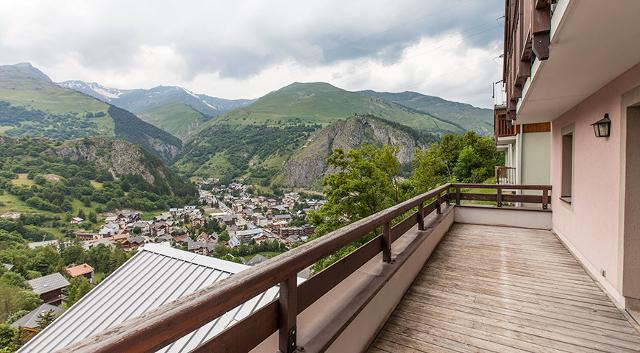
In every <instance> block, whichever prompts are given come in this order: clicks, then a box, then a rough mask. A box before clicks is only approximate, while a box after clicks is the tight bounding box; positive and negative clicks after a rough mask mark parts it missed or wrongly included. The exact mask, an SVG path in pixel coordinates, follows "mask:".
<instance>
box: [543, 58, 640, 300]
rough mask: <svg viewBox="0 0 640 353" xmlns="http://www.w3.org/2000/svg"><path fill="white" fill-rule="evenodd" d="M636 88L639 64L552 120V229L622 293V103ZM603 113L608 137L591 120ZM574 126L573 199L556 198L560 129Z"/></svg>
mask: <svg viewBox="0 0 640 353" xmlns="http://www.w3.org/2000/svg"><path fill="white" fill-rule="evenodd" d="M638 86H640V64H638V65H636V66H634V67H633V68H631V69H630V70H629V71H627V72H625V73H624V74H622V75H621V76H619V77H618V78H616V79H615V80H613V81H611V82H610V83H608V84H607V85H605V86H604V87H603V88H601V89H600V90H599V91H598V92H596V93H595V94H593V95H592V96H590V97H589V98H587V99H586V100H584V101H583V102H581V103H580V104H578V105H577V106H575V107H574V108H572V109H571V110H570V111H568V112H567V113H565V114H563V115H562V116H561V117H559V118H558V119H556V120H554V121H553V122H552V140H551V183H552V185H553V190H554V191H553V193H554V197H553V199H552V207H553V229H554V231H555V232H556V233H557V234H558V235H559V236H560V237H561V238H564V240H565V241H566V242H567V243H569V245H570V246H571V247H573V248H574V249H573V250H574V251H577V252H578V253H579V255H581V257H582V261H583V262H585V260H586V262H588V263H587V264H585V265H587V266H588V267H591V269H592V270H594V271H595V272H600V271H601V270H605V271H606V277H602V276H600V275H599V274H598V277H599V278H598V280H599V281H600V282H602V283H603V284H604V285H605V288H607V287H609V288H607V289H609V291H611V290H612V289H613V290H614V291H615V292H617V293H615V292H614V293H610V294H612V295H614V296H619V297H620V296H621V294H620V293H621V290H622V283H621V281H622V280H621V278H622V273H621V246H622V244H621V239H620V236H619V230H620V219H619V216H620V211H621V205H620V190H621V188H620V184H621V178H620V173H621V152H620V150H621V133H622V131H621V123H620V119H621V113H622V112H621V101H622V95H623V94H624V93H626V92H628V91H630V90H631V89H633V88H635V87H638ZM605 113H609V117H610V118H611V121H612V122H611V137H609V138H608V139H605V138H596V137H595V136H594V133H593V128H592V127H591V126H590V124H591V123H593V122H595V121H597V120H599V119H601V118H602V117H603V116H604V114H605ZM571 124H574V137H573V139H574V147H573V149H574V151H573V163H574V164H573V168H574V174H573V188H572V202H571V204H567V203H565V202H563V201H561V200H560V199H559V196H560V188H561V172H562V167H561V166H562V164H561V163H562V161H561V157H562V153H561V151H562V130H563V128H565V127H568V126H570V125H571Z"/></svg>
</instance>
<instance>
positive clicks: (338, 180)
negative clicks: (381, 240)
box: [310, 132, 497, 272]
mask: <svg viewBox="0 0 640 353" xmlns="http://www.w3.org/2000/svg"><path fill="white" fill-rule="evenodd" d="M396 152H397V148H395V147H393V146H389V145H387V146H383V147H382V148H378V149H376V148H373V147H371V146H364V147H363V148H360V149H353V150H351V151H349V152H345V151H343V150H340V149H336V150H335V151H333V153H332V154H331V155H330V157H329V159H328V165H329V167H330V168H331V169H333V170H335V172H334V173H332V174H330V175H328V176H326V177H325V178H324V180H323V185H324V190H323V192H324V195H325V198H326V200H327V203H326V204H325V205H324V206H323V207H322V208H321V209H320V210H318V211H315V212H312V213H311V214H310V220H311V222H312V223H313V224H314V225H315V226H316V231H315V234H314V237H319V236H322V235H324V234H327V233H328V232H330V231H333V230H336V229H338V228H340V227H343V226H345V225H347V224H349V223H353V222H355V221H357V220H359V219H362V218H364V217H367V216H370V215H372V214H374V213H376V212H379V211H381V210H384V209H386V208H388V207H391V206H393V205H395V204H397V203H400V202H402V201H404V200H407V199H408V198H410V197H412V196H415V195H418V194H420V193H423V192H426V191H428V190H431V189H433V188H435V187H436V186H438V185H441V184H444V183H447V182H454V181H459V182H484V181H485V180H487V179H488V178H490V177H491V176H492V175H493V171H494V167H495V165H496V163H497V152H496V148H495V145H494V143H493V140H492V139H491V138H489V137H482V136H479V135H477V134H476V133H474V132H467V133H465V134H463V135H445V136H443V138H442V139H441V140H440V141H439V142H436V143H433V144H432V145H430V146H429V147H428V148H426V149H422V150H418V151H416V155H415V159H414V170H413V172H412V174H411V176H410V178H409V179H408V180H403V179H402V178H401V177H400V175H401V167H400V163H399V162H398V160H397V158H396ZM374 234H375V232H374V233H371V234H369V235H368V236H365V237H363V238H362V239H361V240H359V241H356V242H354V243H352V244H350V245H348V246H346V247H344V248H343V249H341V250H339V251H337V252H336V253H334V254H332V255H330V256H328V257H326V258H324V259H322V260H320V261H319V262H318V263H316V264H315V265H314V267H313V270H314V272H317V271H320V270H322V269H324V268H325V267H327V266H328V265H330V264H332V263H333V262H335V261H336V260H338V259H340V258H342V257H343V256H345V255H347V254H348V253H350V252H351V251H353V250H354V249H356V248H357V247H358V246H360V245H362V244H363V243H364V242H366V241H368V240H369V239H371V237H372V236H373V235H374Z"/></svg>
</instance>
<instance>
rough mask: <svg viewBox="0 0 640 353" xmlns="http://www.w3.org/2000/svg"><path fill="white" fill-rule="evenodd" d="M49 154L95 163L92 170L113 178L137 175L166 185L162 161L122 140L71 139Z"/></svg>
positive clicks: (152, 182)
mask: <svg viewBox="0 0 640 353" xmlns="http://www.w3.org/2000/svg"><path fill="white" fill-rule="evenodd" d="M52 153H54V154H56V155H57V156H59V157H63V158H69V159H70V160H73V161H86V162H90V163H95V165H96V167H98V168H100V169H104V170H107V171H109V173H111V175H112V176H113V177H114V178H116V179H118V178H120V177H122V176H124V175H138V176H140V177H142V178H143V179H144V180H145V181H146V182H148V183H149V184H157V183H166V177H167V176H166V174H167V171H166V169H165V167H164V166H163V165H162V162H160V161H159V160H158V159H157V158H155V157H153V156H151V155H150V154H148V153H146V152H145V151H144V150H143V149H142V148H140V147H138V146H136V145H134V144H132V143H129V142H126V141H122V140H110V139H105V138H84V139H80V140H71V141H66V142H65V143H63V144H62V145H60V146H58V147H55V148H54V149H53V150H52ZM158 179H161V180H158Z"/></svg>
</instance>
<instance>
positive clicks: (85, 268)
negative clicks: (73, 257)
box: [64, 263, 93, 283]
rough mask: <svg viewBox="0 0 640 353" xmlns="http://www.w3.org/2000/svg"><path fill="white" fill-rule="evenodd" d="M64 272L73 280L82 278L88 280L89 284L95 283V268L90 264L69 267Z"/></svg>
mask: <svg viewBox="0 0 640 353" xmlns="http://www.w3.org/2000/svg"><path fill="white" fill-rule="evenodd" d="M64 272H65V273H66V274H67V276H69V277H71V278H76V277H80V276H82V277H85V278H86V279H88V280H89V283H93V267H91V266H90V265H89V264H86V263H85V264H80V265H76V266H71V267H67V268H65V269H64Z"/></svg>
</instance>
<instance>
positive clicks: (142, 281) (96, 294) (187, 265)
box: [18, 244, 278, 352]
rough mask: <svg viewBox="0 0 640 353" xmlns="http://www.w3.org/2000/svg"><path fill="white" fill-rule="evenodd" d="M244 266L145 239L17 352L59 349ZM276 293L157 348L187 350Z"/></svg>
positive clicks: (199, 287) (239, 269)
mask: <svg viewBox="0 0 640 353" xmlns="http://www.w3.org/2000/svg"><path fill="white" fill-rule="evenodd" d="M246 268H249V267H248V266H245V265H241V264H237V263H233V262H229V261H224V260H219V259H215V258H212V257H208V256H202V255H197V254H193V253H190V252H186V251H182V250H178V249H174V248H170V247H168V246H163V245H159V244H145V245H144V247H142V248H140V250H139V252H138V253H137V254H136V255H134V256H133V257H132V258H131V259H129V260H128V261H127V262H126V263H125V264H124V265H122V266H121V267H120V268H118V269H117V270H116V271H115V272H114V273H112V274H111V275H110V276H108V277H107V278H106V279H105V280H103V281H102V282H101V283H100V284H99V285H98V286H96V287H95V288H94V289H93V290H91V291H90V292H89V293H87V295H85V296H84V297H83V298H82V299H81V300H79V301H78V302H77V303H76V304H74V305H73V306H72V307H71V308H69V310H67V311H66V312H65V313H64V314H62V315H61V316H60V317H59V318H58V319H57V320H55V321H54V322H53V323H52V324H50V325H49V326H48V327H47V328H45V329H44V330H43V331H42V332H40V333H39V334H38V335H36V336H35V337H34V338H33V339H32V340H30V341H29V342H27V343H26V344H25V345H24V346H23V347H22V348H21V349H20V350H18V352H51V351H54V350H57V349H61V348H63V347H66V346H68V345H70V344H72V343H74V342H77V341H80V340H82V339H84V338H86V337H89V336H91V335H94V334H96V333H98V332H101V331H104V330H106V329H108V328H110V327H113V326H115V325H118V324H120V323H122V322H124V321H126V320H128V319H131V318H134V317H136V316H139V315H140V314H142V313H144V312H146V311H149V310H152V309H155V308H157V307H159V306H161V305H163V304H165V303H168V302H171V301H173V300H175V299H178V298H180V297H182V296H185V295H187V294H189V293H192V292H194V291H196V290H198V289H201V288H204V287H207V286H210V285H211V284H213V283H215V282H218V281H221V280H223V279H225V278H227V277H229V276H230V275H232V274H234V273H238V272H240V271H242V270H244V269H246ZM277 295H278V289H277V287H273V288H271V289H269V290H268V291H266V292H264V293H262V294H261V295H258V296H257V297H255V298H253V299H251V300H249V301H247V302H246V303H244V304H242V305H240V306H238V307H236V308H234V309H233V310H231V311H229V312H227V313H226V314H224V315H222V316H221V317H219V318H217V319H215V320H213V321H211V322H210V323H208V324H206V325H204V326H203V327H201V328H199V329H198V330H196V331H194V332H192V333H190V334H188V335H186V336H184V337H182V338H181V339H179V340H178V341H176V342H174V343H173V344H171V345H169V346H167V347H165V348H163V349H161V350H160V352H188V351H190V350H192V349H193V348H195V347H196V346H197V345H198V344H200V343H201V342H203V341H205V340H206V339H208V338H211V337H213V336H215V335H216V334H217V333H219V332H221V331H223V330H224V329H225V328H226V327H227V326H229V325H231V324H233V323H235V322H237V321H239V320H241V319H242V318H244V317H246V316H248V315H249V314H250V313H252V312H253V311H255V310H256V309H257V308H259V307H262V306H263V305H265V304H267V303H269V302H270V301H271V300H273V299H275V298H276V297H277Z"/></svg>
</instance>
